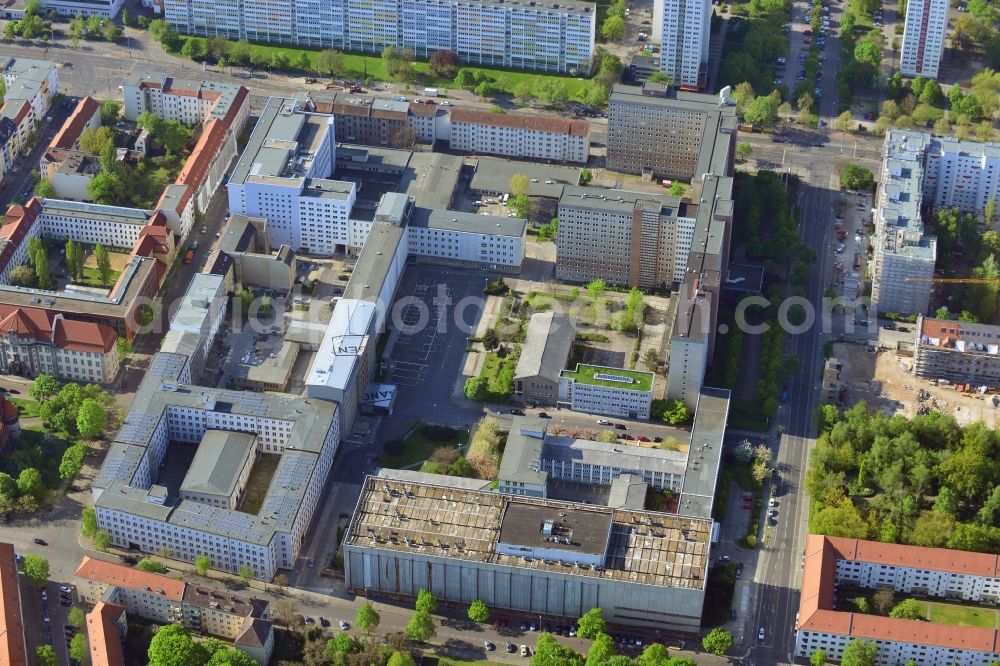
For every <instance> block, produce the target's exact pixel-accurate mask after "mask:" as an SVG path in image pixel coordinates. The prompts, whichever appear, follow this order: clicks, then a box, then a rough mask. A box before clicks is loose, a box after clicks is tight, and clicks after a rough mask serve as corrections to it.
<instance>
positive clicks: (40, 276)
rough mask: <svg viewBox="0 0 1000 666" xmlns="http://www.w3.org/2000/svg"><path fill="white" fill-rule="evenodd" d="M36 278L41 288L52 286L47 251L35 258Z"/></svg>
mask: <svg viewBox="0 0 1000 666" xmlns="http://www.w3.org/2000/svg"><path fill="white" fill-rule="evenodd" d="M98 175H100V174H98ZM35 279H37V280H38V286H39V288H40V289H51V288H52V284H53V283H52V274H51V273H50V272H49V255H48V254H46V253H45V252H42V253H40V254H39V255H38V256H37V257H36V258H35Z"/></svg>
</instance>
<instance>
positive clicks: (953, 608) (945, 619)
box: [922, 601, 998, 629]
mask: <svg viewBox="0 0 1000 666" xmlns="http://www.w3.org/2000/svg"><path fill="white" fill-rule="evenodd" d="M922 603H926V604H927V610H928V611H929V613H930V617H929V619H930V621H931V622H935V623H937V624H957V625H959V626H963V627H986V628H988V629H996V628H997V627H998V624H997V611H996V610H994V609H992V608H981V607H979V606H960V605H958V604H944V603H940V602H938V601H927V602H922Z"/></svg>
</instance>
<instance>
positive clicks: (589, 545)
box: [497, 499, 612, 556]
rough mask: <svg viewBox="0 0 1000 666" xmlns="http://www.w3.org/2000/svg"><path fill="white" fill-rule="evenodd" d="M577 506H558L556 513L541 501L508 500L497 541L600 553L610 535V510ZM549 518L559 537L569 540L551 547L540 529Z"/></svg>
mask: <svg viewBox="0 0 1000 666" xmlns="http://www.w3.org/2000/svg"><path fill="white" fill-rule="evenodd" d="M577 506H578V507H580V508H571V507H560V510H559V511H558V513H557V512H556V511H553V510H552V509H551V508H549V507H548V506H546V505H544V504H539V503H535V502H532V503H527V502H519V501H517V500H516V499H513V500H511V501H510V502H508V503H507V509H506V510H505V511H504V513H503V519H502V522H501V523H500V536H499V538H498V539H497V540H498V542H499V543H503V544H509V545H512V546H528V547H530V548H553V547H554V548H558V549H559V550H566V551H569V552H574V551H576V552H580V553H586V554H588V555H601V556H603V555H604V554H605V553H606V552H607V550H608V537H609V535H610V534H611V516H612V514H611V512H610V511H592V510H590V509H589V508H583V507H584V506H585V505H582V504H581V505H577ZM547 521H551V523H552V524H553V526H554V528H555V530H554V531H558V533H559V536H561V537H565V538H566V539H568V540H569V542H570V543H568V544H567V543H564V542H563V543H560V544H559V545H558V546H553V545H552V544H551V543H550V542H549V541H548V540H547V539H546V534H545V532H544V531H543V525H544V524H545V523H546V522H547Z"/></svg>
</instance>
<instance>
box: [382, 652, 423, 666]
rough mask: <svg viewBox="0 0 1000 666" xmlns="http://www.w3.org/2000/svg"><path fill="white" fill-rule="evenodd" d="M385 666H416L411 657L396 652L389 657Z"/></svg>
mask: <svg viewBox="0 0 1000 666" xmlns="http://www.w3.org/2000/svg"><path fill="white" fill-rule="evenodd" d="M386 666H416V662H415V661H413V657H411V656H410V655H409V654H407V653H405V652H400V651H398V650H397V651H396V652H393V653H392V656H391V657H389V661H387V662H386Z"/></svg>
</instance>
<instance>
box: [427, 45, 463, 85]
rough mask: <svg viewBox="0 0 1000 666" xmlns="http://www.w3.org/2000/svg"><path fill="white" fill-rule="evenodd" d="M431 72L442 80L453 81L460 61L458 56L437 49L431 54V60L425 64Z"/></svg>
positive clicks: (445, 50) (451, 52)
mask: <svg viewBox="0 0 1000 666" xmlns="http://www.w3.org/2000/svg"><path fill="white" fill-rule="evenodd" d="M427 64H428V65H429V66H430V68H431V71H432V72H434V74H436V75H437V76H440V77H441V78H442V79H453V78H455V75H456V74H457V73H458V68H459V65H461V61H460V60H459V59H458V54H457V53H455V52H454V51H449V50H448V49H439V50H437V51H435V52H434V53H433V54H431V59H430V61H429V62H428V63H427Z"/></svg>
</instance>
